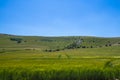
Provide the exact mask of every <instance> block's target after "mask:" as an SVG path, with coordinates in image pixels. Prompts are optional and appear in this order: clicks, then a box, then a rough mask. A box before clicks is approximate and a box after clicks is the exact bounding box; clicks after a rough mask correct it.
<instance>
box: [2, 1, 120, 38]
mask: <svg viewBox="0 0 120 80" xmlns="http://www.w3.org/2000/svg"><path fill="white" fill-rule="evenodd" d="M0 33H7V34H16V35H37V36H100V37H120V0H0Z"/></svg>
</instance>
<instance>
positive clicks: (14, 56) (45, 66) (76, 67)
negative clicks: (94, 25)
mask: <svg viewBox="0 0 120 80" xmlns="http://www.w3.org/2000/svg"><path fill="white" fill-rule="evenodd" d="M7 36H8V35H7ZM12 37H13V36H12ZM9 38H10V37H6V36H3V35H2V38H0V40H1V42H0V80H120V46H119V44H117V43H119V38H115V39H112V38H111V39H108V38H107V41H106V39H104V38H100V40H99V39H98V38H94V42H91V43H90V44H88V42H89V41H91V40H92V41H93V38H89V39H88V38H87V37H86V38H87V39H85V38H84V43H83V44H84V45H85V46H90V45H92V46H95V45H97V46H101V45H102V47H97V46H96V47H94V48H75V49H65V50H60V51H55V52H45V51H44V49H46V48H49V47H50V46H52V47H53V48H55V47H57V46H58V45H56V44H57V41H56V42H54V41H52V42H51V40H52V39H54V38H51V39H50V40H49V39H48V38H47V39H42V40H43V42H39V44H38V42H37V43H36V42H34V40H36V38H37V37H34V39H33V37H32V38H31V39H30V37H25V38H24V39H26V38H28V39H26V40H27V41H28V40H29V41H28V42H27V43H20V44H18V43H16V42H15V41H10V40H9ZM37 39H39V37H38V38H37ZM57 39H58V38H57ZM67 39H68V38H67ZM95 39H97V40H95ZM30 40H31V41H30ZM55 40H56V39H55ZM64 40H66V38H65V39H63V38H62V39H61V38H60V39H58V42H59V43H58V44H61V45H60V47H59V46H58V47H59V48H61V47H63V46H65V44H69V43H70V42H72V40H70V41H68V42H66V43H65V42H64ZM49 41H50V42H49ZM99 41H100V43H97V42H99ZM108 41H110V42H111V44H112V46H107V47H106V46H104V45H105V44H106V42H108ZM95 42H96V43H95ZM51 43H53V44H54V46H53V44H52V45H50V44H51ZM64 43H65V44H64ZM12 44H13V45H12ZM32 44H33V45H32ZM83 44H82V45H83ZM2 45H3V46H2ZM27 46H28V47H27Z"/></svg>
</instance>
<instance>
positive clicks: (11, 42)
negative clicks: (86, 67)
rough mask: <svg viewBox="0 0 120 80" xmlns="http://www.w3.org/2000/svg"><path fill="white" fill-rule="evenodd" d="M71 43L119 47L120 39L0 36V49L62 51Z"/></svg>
mask: <svg viewBox="0 0 120 80" xmlns="http://www.w3.org/2000/svg"><path fill="white" fill-rule="evenodd" d="M73 43H78V46H79V47H78V48H96V47H108V46H117V45H120V37H117V38H103V37H87V36H68V37H39V36H16V35H8V34H0V48H40V49H56V48H59V49H62V48H65V47H67V46H69V45H71V44H73Z"/></svg>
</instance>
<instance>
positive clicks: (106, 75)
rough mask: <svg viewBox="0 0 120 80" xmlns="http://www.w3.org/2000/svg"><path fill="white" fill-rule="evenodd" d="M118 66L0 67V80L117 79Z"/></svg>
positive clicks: (118, 76)
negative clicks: (44, 68)
mask: <svg viewBox="0 0 120 80" xmlns="http://www.w3.org/2000/svg"><path fill="white" fill-rule="evenodd" d="M119 79H120V69H118V68H114V69H112V68H105V69H103V68H73V69H68V68H67V69H61V70H54V69H53V70H52V69H51V70H49V69H48V70H41V69H39V68H31V69H30V68H28V69H27V68H5V69H0V80H119Z"/></svg>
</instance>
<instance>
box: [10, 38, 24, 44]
mask: <svg viewBox="0 0 120 80" xmlns="http://www.w3.org/2000/svg"><path fill="white" fill-rule="evenodd" d="M10 40H11V41H16V42H17V43H21V42H22V39H21V38H10Z"/></svg>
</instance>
